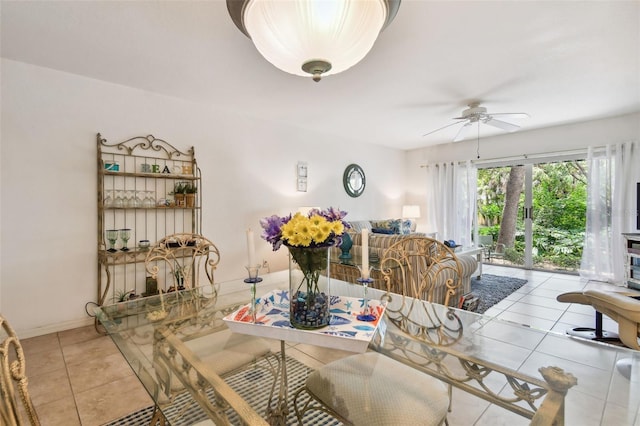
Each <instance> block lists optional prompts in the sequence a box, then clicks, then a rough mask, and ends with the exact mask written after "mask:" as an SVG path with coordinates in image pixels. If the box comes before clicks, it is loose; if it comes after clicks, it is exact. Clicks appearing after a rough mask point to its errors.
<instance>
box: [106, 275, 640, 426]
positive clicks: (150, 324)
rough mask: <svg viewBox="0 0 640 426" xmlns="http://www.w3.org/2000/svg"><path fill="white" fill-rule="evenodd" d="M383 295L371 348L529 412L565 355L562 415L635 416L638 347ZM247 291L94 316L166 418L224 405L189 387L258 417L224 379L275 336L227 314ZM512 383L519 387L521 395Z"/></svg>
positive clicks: (335, 287)
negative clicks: (237, 326) (237, 329)
mask: <svg viewBox="0 0 640 426" xmlns="http://www.w3.org/2000/svg"><path fill="white" fill-rule="evenodd" d="M263 279H264V281H263V282H262V283H260V284H259V285H258V294H265V293H267V292H269V291H273V290H277V289H286V288H288V272H287V271H281V272H277V273H273V274H267V275H265V276H264V277H263ZM331 291H332V293H333V294H340V295H343V296H350V297H362V287H360V286H358V285H354V284H350V283H346V282H342V281H338V280H332V284H331ZM369 297H370V298H371V299H385V298H386V296H385V293H384V292H383V291H380V290H375V289H370V290H369ZM385 300H386V301H387V308H386V311H385V314H384V317H383V319H382V320H381V321H380V326H379V327H378V329H377V330H376V333H375V336H374V337H373V339H372V343H371V344H370V345H369V351H376V352H379V353H381V354H383V355H385V356H387V357H390V358H393V359H395V360H397V361H399V362H402V363H404V364H407V365H410V366H411V367H413V368H415V369H416V370H418V371H424V372H427V373H429V374H431V375H434V376H436V377H438V378H440V379H441V380H443V381H445V382H449V383H452V384H454V386H455V388H457V389H462V391H464V392H466V393H467V394H470V395H473V396H474V397H479V398H485V399H486V396H487V395H490V398H489V400H490V401H491V403H492V404H494V405H495V406H497V407H500V410H502V409H506V410H509V411H511V412H515V413H516V414H519V415H520V416H524V418H525V419H526V418H527V416H529V417H530V415H531V412H532V411H531V404H530V402H528V401H527V398H529V397H531V395H533V394H535V393H536V392H538V393H542V398H539V399H535V398H533V397H531V398H533V399H534V401H533V402H532V404H533V405H534V406H535V407H539V406H540V403H542V400H543V399H544V393H546V392H547V388H548V383H547V382H546V381H545V379H544V378H543V376H542V374H541V372H540V369H541V368H544V367H558V368H560V369H562V370H564V372H566V373H570V374H572V375H573V376H575V378H577V384H576V385H575V386H573V387H571V388H570V389H569V390H568V393H567V395H566V398H565V423H566V424H569V425H571V424H589V422H587V423H584V419H585V413H588V415H587V416H586V418H588V419H589V421H590V422H591V424H620V425H624V424H636V423H637V422H638V417H637V416H638V411H639V409H640V392H638V389H640V353H639V352H636V351H632V350H630V349H627V348H623V347H616V346H612V345H606V344H602V343H594V342H591V341H585V340H582V339H576V338H571V337H568V336H566V335H564V334H559V333H554V332H550V331H545V330H538V329H534V328H531V327H527V326H523V325H520V324H515V323H511V322H507V321H502V320H499V319H496V318H492V317H489V316H485V315H479V314H475V313H472V312H467V311H462V310H457V309H451V308H447V307H444V306H441V305H436V304H430V303H427V302H424V301H420V300H415V299H410V298H402V297H400V296H398V295H393V294H391V295H390V298H387V299H385ZM248 302H249V289H248V286H247V285H246V284H244V283H243V282H242V280H237V281H230V282H224V283H221V285H220V290H219V292H218V294H217V296H215V297H214V292H213V291H212V288H211V287H206V286H205V287H201V288H196V289H193V290H185V291H181V292H174V293H168V294H165V295H164V296H163V297H162V299H161V298H160V296H152V297H147V298H144V299H138V300H133V301H129V302H124V303H119V304H115V305H109V306H103V307H101V308H98V309H97V316H98V318H99V320H100V322H101V323H102V324H103V325H104V327H105V329H106V330H107V332H108V333H109V334H110V336H111V337H112V339H113V341H114V342H115V343H116V345H117V346H118V348H119V349H120V351H121V352H122V354H123V355H124V357H125V359H126V360H127V362H128V363H129V365H130V366H131V368H132V369H133V371H134V372H135V373H136V375H137V376H138V378H139V379H140V381H141V382H142V384H143V385H144V386H145V388H146V389H147V391H148V392H149V394H150V395H151V396H152V398H153V399H154V401H156V402H157V403H158V405H159V406H160V408H161V410H162V411H163V413H165V416H166V417H167V419H168V420H169V424H183V423H181V421H180V420H178V419H179V416H178V413H181V412H184V411H185V410H186V409H187V407H193V406H198V405H199V406H200V407H201V408H200V411H201V413H204V415H205V416H208V417H210V418H212V419H220V417H219V416H222V415H227V416H229V414H228V411H227V414H224V413H222V414H221V412H220V409H219V407H216V406H215V405H214V406H207V402H206V401H204V402H203V401H198V399H197V398H196V397H195V396H194V395H197V394H198V392H200V393H202V392H204V391H205V390H206V389H215V390H216V392H218V393H219V395H221V397H222V398H224V399H225V400H227V402H229V406H230V407H231V411H233V413H234V414H232V415H231V421H230V423H233V424H235V423H241V421H240V420H238V419H239V418H242V419H243V420H242V421H245V422H249V423H250V424H261V422H264V420H262V419H263V418H265V413H264V410H263V409H261V408H260V407H253V406H250V405H249V404H248V403H247V401H245V400H244V399H243V398H239V397H238V395H237V394H236V392H235V391H234V390H233V389H231V388H229V387H228V386H227V385H226V382H225V380H226V377H228V374H227V373H228V372H230V371H235V370H237V369H238V368H240V366H242V365H253V364H255V363H256V359H259V358H261V357H266V356H268V354H269V353H270V351H272V350H273V347H274V345H271V346H269V345H266V347H265V346H264V345H262V344H259V343H260V341H259V340H258V341H255V340H246V339H256V337H254V336H245V335H241V334H238V333H234V332H232V331H231V330H230V329H228V328H227V325H226V324H225V322H224V321H223V318H224V317H225V316H226V315H229V314H230V313H232V312H234V311H235V310H237V309H238V308H239V307H241V306H242V305H244V304H247V303H248ZM161 312H164V313H161ZM258 339H259V338H258ZM276 347H277V345H276ZM623 360H624V361H623ZM252 363H253V364H252ZM181 373H184V377H182V378H181V376H180V374H181ZM622 373H626V377H625V375H623V374H622ZM268 374H271V373H268ZM242 377H244V376H242ZM223 378H224V379H223ZM192 379H193V380H192ZM243 380H244V379H243ZM274 380H275V378H274ZM290 386H291V384H290ZM514 389H515V391H514ZM456 392H457V390H456ZM514 392H515V393H516V394H518V395H520V396H518V397H514V396H513V394H514ZM181 395H186V396H185V397H182V396H181ZM523 395H524V396H526V398H524V397H523ZM514 398H515V400H514ZM194 401H198V404H194ZM452 409H453V410H454V412H455V411H456V410H461V409H462V410H464V409H465V408H463V407H461V406H456V405H455V398H454V405H453V407H452ZM237 413H240V414H237ZM238 416H240V417H238ZM174 419H175V421H173V420H174ZM214 421H215V420H214ZM216 422H217V421H216ZM222 423H224V422H222ZM186 424H188V423H186ZM263 424H264V423H263Z"/></svg>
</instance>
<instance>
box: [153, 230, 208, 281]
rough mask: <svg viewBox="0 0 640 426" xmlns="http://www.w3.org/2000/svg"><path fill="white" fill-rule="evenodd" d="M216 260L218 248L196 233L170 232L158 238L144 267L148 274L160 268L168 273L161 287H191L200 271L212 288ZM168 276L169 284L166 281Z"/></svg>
mask: <svg viewBox="0 0 640 426" xmlns="http://www.w3.org/2000/svg"><path fill="white" fill-rule="evenodd" d="M219 262H220V252H219V250H218V248H217V247H216V246H215V245H214V244H213V243H212V242H211V241H210V240H209V239H207V238H205V237H203V236H202V235H200V234H189V233H182V234H172V235H168V236H166V237H164V238H163V239H161V240H160V241H158V242H157V243H156V244H155V245H154V246H153V247H152V248H151V249H150V251H149V253H148V254H147V257H146V259H145V268H146V270H147V272H148V273H149V274H151V277H152V278H154V279H158V276H159V275H160V274H161V273H162V272H164V276H165V277H167V276H169V277H170V278H168V279H167V282H166V283H165V287H166V289H165V291H166V290H169V289H171V287H173V288H174V289H175V290H178V289H182V288H192V287H196V286H199V285H201V284H202V283H201V282H200V275H201V274H202V272H204V275H205V276H206V279H207V282H208V284H210V285H211V286H212V287H213V288H214V290H216V288H215V280H214V276H213V273H214V271H215V269H216V268H217V266H218V263H219ZM169 280H171V282H172V283H173V285H172V286H170V285H169V283H168V281H169Z"/></svg>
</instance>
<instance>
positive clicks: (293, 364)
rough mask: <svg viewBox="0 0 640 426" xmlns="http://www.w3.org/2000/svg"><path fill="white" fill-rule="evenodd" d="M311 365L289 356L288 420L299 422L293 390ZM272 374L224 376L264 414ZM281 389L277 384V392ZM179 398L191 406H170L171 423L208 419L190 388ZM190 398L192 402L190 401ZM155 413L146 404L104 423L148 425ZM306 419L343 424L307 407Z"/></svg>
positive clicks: (251, 371)
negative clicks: (294, 404)
mask: <svg viewBox="0 0 640 426" xmlns="http://www.w3.org/2000/svg"><path fill="white" fill-rule="evenodd" d="M257 366H258V367H266V366H267V361H266V360H264V359H262V360H260V361H258V363H257ZM312 371H313V370H311V369H310V368H309V367H307V366H306V365H304V364H302V363H301V362H299V361H297V360H295V359H293V358H291V357H289V356H287V379H288V393H287V395H288V399H289V407H290V412H289V416H288V418H287V424H290V425H293V424H298V421H297V419H296V415H295V411H294V410H293V404H292V402H293V394H294V393H295V392H296V391H297V390H298V389H299V388H300V387H301V386H303V385H304V382H305V379H306V378H307V376H308V375H309V374H310V373H311V372H312ZM271 380H273V379H272V376H271V375H270V374H268V373H266V372H265V371H264V370H262V369H261V368H255V367H249V368H247V369H244V370H242V371H240V372H238V373H235V374H234V375H231V376H229V377H227V378H225V382H226V383H227V384H228V385H229V386H231V387H232V388H233V390H235V391H236V392H237V393H238V394H239V395H240V396H241V397H242V398H243V399H244V400H245V401H247V402H248V403H249V405H251V406H252V407H253V409H254V410H256V411H257V412H258V413H260V414H264V412H265V408H266V406H267V400H268V396H269V393H268V392H267V391H265V389H269V388H270V386H271ZM277 392H278V389H277V386H276V393H277ZM207 395H208V396H209V398H210V399H211V400H213V399H215V396H214V395H213V391H211V390H209V391H208V392H207ZM176 398H177V399H178V401H180V400H181V399H182V400H183V402H184V404H182V403H178V404H175V405H174V406H175V407H184V406H189V408H188V409H186V410H185V409H184V408H183V410H182V411H181V412H180V413H178V412H177V409H178V408H176V409H175V410H176V412H172V411H171V410H168V411H167V412H166V413H165V414H166V415H167V418H168V419H169V423H170V424H171V426H188V425H192V424H194V423H197V422H200V421H203V420H206V419H207V416H206V414H205V413H204V412H203V411H202V410H201V409H200V407H199V406H198V405H197V404H196V403H195V402H194V401H193V400H192V399H191V396H190V395H189V393H188V392H183V393H182V394H180V395H178V396H177V397H176ZM306 398H308V396H306V395H304V397H303V398H300V401H301V403H302V402H304V401H306ZM189 402H192V403H191V404H190V405H189V404H188V403H189ZM152 413H153V407H147V408H144V409H142V410H139V411H136V412H135V413H131V414H128V415H126V416H124V417H122V418H120V419H117V420H114V421H112V422H110V423H107V424H106V425H104V426H143V425H144V426H148V425H149V421H150V420H151V416H152ZM227 416H228V417H229V420H230V422H231V424H233V425H236V424H237V425H241V424H242V422H241V421H240V419H239V418H238V416H237V415H236V414H235V412H234V411H233V410H231V409H230V410H228V411H227ZM303 423H304V424H305V425H327V426H333V425H340V424H341V423H340V422H338V421H337V420H336V419H334V418H333V417H331V416H329V415H328V414H326V413H323V412H321V411H308V412H307V413H306V414H305V416H304V418H303Z"/></svg>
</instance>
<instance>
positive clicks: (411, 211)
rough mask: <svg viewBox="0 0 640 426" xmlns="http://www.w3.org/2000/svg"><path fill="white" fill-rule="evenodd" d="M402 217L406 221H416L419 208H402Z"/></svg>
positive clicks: (407, 206) (409, 206) (408, 206)
mask: <svg viewBox="0 0 640 426" xmlns="http://www.w3.org/2000/svg"><path fill="white" fill-rule="evenodd" d="M402 217H403V218H406V219H417V218H419V217H420V206H411V205H406V206H402Z"/></svg>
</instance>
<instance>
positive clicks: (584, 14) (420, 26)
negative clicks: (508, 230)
mask: <svg viewBox="0 0 640 426" xmlns="http://www.w3.org/2000/svg"><path fill="white" fill-rule="evenodd" d="M0 12H1V30H2V32H1V37H2V39H1V42H2V44H1V49H2V50H1V53H2V57H4V58H8V59H12V60H16V61H22V62H26V63H30V64H35V65H39V66H43V67H49V68H53V69H57V70H61V71H66V72H69V73H74V74H79V75H82V76H87V77H91V78H95V79H99V80H104V81H109V82H113V83H118V84H122V85H126V86H130V87H135V88H139V89H143V90H147V91H151V92H156V93H160V94H164V95H169V96H174V97H178V98H182V99H187V100H191V101H195V102H204V103H208V104H213V105H215V106H217V107H220V108H224V109H228V110H231V111H236V112H241V113H242V114H243V115H245V116H254V117H258V118H260V119H264V120H269V121H273V122H278V123H286V124H287V125H294V126H298V127H301V128H306V129H310V130H313V131H318V132H323V133H326V134H329V135H336V136H338V135H339V136H340V137H341V138H347V139H350V140H353V141H354V142H364V143H372V144H377V145H382V146H389V147H394V148H400V149H412V148H419V147H424V146H429V145H435V144H440V143H451V142H450V141H451V140H452V139H453V137H454V136H455V134H456V132H457V130H458V128H459V126H451V127H449V128H447V129H445V130H443V131H440V132H437V133H434V134H432V135H430V136H427V137H423V136H422V135H423V134H425V133H427V132H429V131H431V130H434V129H436V128H439V127H442V126H445V125H447V124H451V123H453V121H452V120H451V119H452V118H453V117H457V116H460V114H461V112H462V110H463V109H465V106H466V104H468V103H469V102H471V101H474V100H475V101H481V102H482V105H483V106H485V107H486V108H487V109H488V112H489V113H491V112H527V113H529V115H530V118H529V119H525V120H519V121H517V124H521V125H522V130H521V131H526V130H531V129H536V128H541V127H547V126H554V125H560V124H565V123H572V122H580V121H586V120H592V119H597V118H603V117H610V116H616V115H620V114H625V113H630V112H637V111H640V2H638V1H588V2H585V1H580V2H572V1H540V2H535V1H529V2H519V1H418V0H413V1H412V0H404V1H403V2H402V4H401V5H400V10H399V11H398V14H397V16H396V18H395V20H394V21H393V22H392V23H391V24H390V25H389V27H388V28H387V29H385V30H384V31H383V32H382V33H381V35H380V37H379V38H378V41H377V42H376V44H375V46H374V47H373V49H372V51H371V52H370V53H369V55H368V56H367V57H365V58H364V59H363V60H362V61H361V62H360V63H359V64H357V65H355V66H354V67H353V68H351V69H349V70H347V71H345V72H343V73H341V74H337V75H334V76H329V77H326V78H324V79H323V80H322V81H321V82H319V83H315V82H313V81H312V80H311V79H310V78H303V77H297V76H293V75H289V74H286V73H284V72H282V71H280V70H278V69H276V68H275V67H273V66H272V65H271V64H270V63H268V62H267V61H266V60H264V59H263V58H262V57H261V56H260V55H259V54H258V52H257V51H256V49H255V48H254V47H253V45H252V44H251V41H250V40H249V39H248V38H247V37H245V36H244V35H243V34H242V33H241V32H240V31H239V30H238V29H237V28H236V27H235V26H234V24H233V22H232V21H231V18H230V17H229V15H228V13H227V8H226V3H225V2H224V1H222V0H219V1H166V2H165V1H149V2H146V1H145V2H140V1H124V2H118V1H104V2H102V1H100V2H98V1H85V2H81V1H70V2H58V1H43V2H35V1H2V4H1V9H0ZM513 122H514V123H516V121H515V120H513ZM500 133H504V131H502V130H499V129H494V128H492V127H490V126H486V125H483V126H481V127H480V135H481V137H484V136H490V135H494V134H500ZM476 135H477V132H475V131H473V132H469V134H468V137H470V138H474V137H476Z"/></svg>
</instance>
